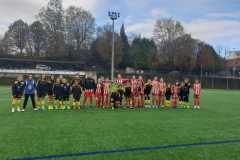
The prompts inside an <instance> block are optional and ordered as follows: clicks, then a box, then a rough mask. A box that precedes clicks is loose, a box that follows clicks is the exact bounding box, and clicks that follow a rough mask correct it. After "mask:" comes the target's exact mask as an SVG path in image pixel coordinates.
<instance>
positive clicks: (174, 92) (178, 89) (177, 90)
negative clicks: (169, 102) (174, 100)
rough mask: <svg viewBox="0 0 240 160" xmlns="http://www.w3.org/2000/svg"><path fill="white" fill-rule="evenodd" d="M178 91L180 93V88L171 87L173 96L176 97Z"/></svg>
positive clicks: (176, 86)
mask: <svg viewBox="0 0 240 160" xmlns="http://www.w3.org/2000/svg"><path fill="white" fill-rule="evenodd" d="M179 91H180V87H179V86H178V85H174V86H173V87H172V93H173V96H178V93H179Z"/></svg>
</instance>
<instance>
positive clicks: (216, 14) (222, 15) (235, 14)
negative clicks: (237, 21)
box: [207, 11, 240, 19]
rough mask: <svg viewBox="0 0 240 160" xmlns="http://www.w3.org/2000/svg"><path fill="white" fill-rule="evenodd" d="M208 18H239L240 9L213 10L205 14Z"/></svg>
mask: <svg viewBox="0 0 240 160" xmlns="http://www.w3.org/2000/svg"><path fill="white" fill-rule="evenodd" d="M207 16H208V17H209V18H217V19H220V18H221V19H222V18H239V17H240V11H236V12H213V13H209V14H207Z"/></svg>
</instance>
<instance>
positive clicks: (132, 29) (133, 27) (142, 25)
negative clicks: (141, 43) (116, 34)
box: [126, 20, 155, 38]
mask: <svg viewBox="0 0 240 160" xmlns="http://www.w3.org/2000/svg"><path fill="white" fill-rule="evenodd" d="M154 25H155V20H146V21H143V22H139V23H135V24H127V25H126V31H127V33H129V34H131V33H134V34H137V35H142V36H144V37H146V38H151V37H152V35H153V28H154Z"/></svg>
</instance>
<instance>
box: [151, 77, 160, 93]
mask: <svg viewBox="0 0 240 160" xmlns="http://www.w3.org/2000/svg"><path fill="white" fill-rule="evenodd" d="M159 91H160V89H159V82H158V81H156V80H153V81H152V93H153V94H155V95H157V94H159Z"/></svg>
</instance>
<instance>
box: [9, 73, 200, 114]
mask: <svg viewBox="0 0 240 160" xmlns="http://www.w3.org/2000/svg"><path fill="white" fill-rule="evenodd" d="M25 86H26V84H25V83H24V81H23V79H22V77H20V76H19V77H18V78H17V80H16V81H15V82H14V84H13V86H12V97H13V100H12V111H15V110H17V111H20V108H21V99H22V96H23V95H24V94H25V93H24V87H25ZM190 87H191V85H190V83H189V81H188V79H185V81H184V82H182V83H181V84H180V83H179V82H178V81H177V82H176V83H175V84H173V85H172V84H170V83H166V82H165V81H164V80H163V79H162V78H161V79H160V80H158V77H154V79H153V80H148V81H147V82H146V83H144V79H143V77H142V76H139V77H138V78H136V77H135V76H132V78H131V79H126V78H122V76H121V75H118V76H117V78H116V80H115V81H114V82H111V81H110V80H109V79H108V78H100V79H98V81H97V83H95V81H94V79H92V78H91V77H86V79H85V80H81V79H80V77H79V76H78V75H77V76H75V77H74V78H73V79H72V81H71V83H70V82H68V81H67V80H66V79H65V78H64V77H63V76H61V75H60V76H59V77H57V78H56V79H55V77H54V76H50V77H46V76H44V75H42V77H41V78H40V79H39V80H38V82H37V84H36V95H37V103H36V105H37V106H36V108H37V109H42V110H44V109H45V106H46V104H45V98H46V97H48V104H47V106H48V109H49V110H53V109H80V108H81V106H82V107H83V108H86V106H87V105H89V106H90V107H92V108H93V100H94V98H95V105H96V108H110V107H111V106H112V107H113V108H118V107H121V106H122V105H124V106H126V107H127V108H144V107H152V108H159V107H162V108H164V107H165V108H169V107H170V106H172V108H174V109H175V108H176V107H177V106H182V107H184V108H190V104H189V94H190ZM193 93H194V109H200V95H201V84H200V83H199V81H198V80H196V81H195V83H194V85H193ZM82 94H83V103H81V97H82ZM71 96H72V98H71ZM71 99H73V100H72V101H71ZM124 99H125V101H123V100H124ZM123 102H125V103H124V104H123ZM33 104H34V103H33ZM33 107H34V108H35V106H33Z"/></svg>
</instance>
